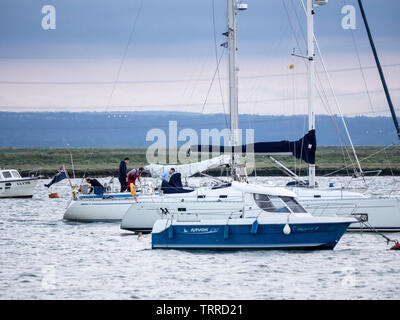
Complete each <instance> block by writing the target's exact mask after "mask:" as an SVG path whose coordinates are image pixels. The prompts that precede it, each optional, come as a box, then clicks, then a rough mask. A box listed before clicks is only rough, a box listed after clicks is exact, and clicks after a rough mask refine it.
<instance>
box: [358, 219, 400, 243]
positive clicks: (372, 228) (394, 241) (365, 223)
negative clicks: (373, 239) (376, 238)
mask: <svg viewBox="0 0 400 320" xmlns="http://www.w3.org/2000/svg"><path fill="white" fill-rule="evenodd" d="M360 222H361V223H362V224H363V225H365V226H366V227H367V228H369V229H370V230H371V231H373V232H375V233H376V234H377V235H380V236H381V237H383V238H385V240H386V243H387V244H389V243H390V242H393V243H394V244H398V243H399V240H397V239H390V238H389V237H387V236H385V235H384V234H383V233H382V232H379V231H378V230H376V229H375V228H374V227H373V226H371V224H370V223H369V222H368V221H360Z"/></svg>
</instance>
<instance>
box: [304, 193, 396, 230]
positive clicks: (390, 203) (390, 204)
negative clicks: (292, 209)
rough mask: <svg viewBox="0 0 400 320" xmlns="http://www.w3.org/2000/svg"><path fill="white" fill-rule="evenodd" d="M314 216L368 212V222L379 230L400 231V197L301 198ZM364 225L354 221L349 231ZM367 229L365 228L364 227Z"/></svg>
mask: <svg viewBox="0 0 400 320" xmlns="http://www.w3.org/2000/svg"><path fill="white" fill-rule="evenodd" d="M299 199H300V201H301V203H302V204H303V206H304V207H305V208H306V209H307V210H308V211H309V212H310V213H311V214H312V215H314V216H333V215H339V216H350V215H352V214H366V215H367V216H368V223H369V224H371V226H373V227H374V228H375V229H377V230H379V231H400V199H379V198H378V199H374V198H366V199H353V200H340V199H338V200H328V201H318V200H311V201H310V200H303V201H302V200H301V198H299ZM360 227H362V225H361V224H360V223H352V224H351V225H350V226H349V229H348V230H349V231H350V230H353V231H359V230H360ZM364 230H365V229H364Z"/></svg>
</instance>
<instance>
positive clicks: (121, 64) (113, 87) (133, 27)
mask: <svg viewBox="0 0 400 320" xmlns="http://www.w3.org/2000/svg"><path fill="white" fill-rule="evenodd" d="M143 3H144V0H141V1H140V4H139V10H138V11H137V13H136V17H135V19H134V22H133V25H132V29H131V32H130V33H129V38H128V42H127V44H126V46H125V50H124V53H123V56H122V59H121V62H120V64H119V67H118V71H117V77H116V79H115V81H114V83H113V86H112V89H111V93H110V96H109V97H108V101H107V105H106V111H107V109H108V108H109V107H110V105H111V101H112V98H113V96H114V91H115V88H116V86H117V82H118V80H119V76H120V74H121V70H122V67H123V65H124V62H125V59H126V56H127V54H128V49H129V45H130V44H131V41H132V38H133V34H134V33H135V30H136V24H137V22H138V20H139V15H140V13H141V12H142V8H143Z"/></svg>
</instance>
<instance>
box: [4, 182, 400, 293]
mask: <svg viewBox="0 0 400 320" xmlns="http://www.w3.org/2000/svg"><path fill="white" fill-rule="evenodd" d="M263 180H264V182H265V181H271V182H273V183H275V182H284V181H285V178H279V177H277V178H271V179H263ZM331 180H335V179H329V180H328V179H325V180H324V179H322V182H323V183H328V181H331ZM336 180H337V181H339V180H338V179H336ZM340 180H342V179H340ZM192 181H194V182H195V183H200V181H201V180H199V179H194V180H192ZM320 181H321V180H320ZM398 183H399V179H398V178H396V179H394V178H391V177H381V178H378V179H375V180H374V181H373V185H374V192H381V193H382V194H385V193H386V194H387V193H388V192H392V190H393V189H396V188H397V185H398ZM356 186H357V185H356ZM52 191H53V192H55V191H56V192H59V193H60V195H61V198H59V199H49V198H48V196H47V190H45V188H44V187H43V182H40V183H39V185H38V186H37V188H36V192H35V196H34V198H33V199H28V200H26V199H2V200H0V216H1V221H0V247H1V251H0V298H1V299H396V298H398V295H399V293H400V276H399V275H400V251H391V250H388V249H389V246H387V245H386V242H385V241H384V240H383V239H382V238H380V237H378V236H377V235H374V234H366V233H363V234H355V233H346V234H345V235H344V236H343V238H342V239H341V241H340V242H339V244H338V245H337V247H336V248H335V250H333V251H311V252H309V251H304V252H303V251H300V252H298V251H278V250H274V251H234V252H211V251H193V252H190V251H178V250H151V249H150V236H143V237H141V238H140V239H138V237H137V236H136V235H132V234H131V233H128V232H125V231H122V230H121V229H120V228H119V224H115V223H72V222H66V221H63V220H62V216H63V213H64V211H65V208H66V206H67V204H68V202H69V187H68V185H67V184H66V182H65V181H63V182H61V183H59V184H57V185H55V186H53V187H52ZM387 235H388V236H389V237H391V238H400V234H387Z"/></svg>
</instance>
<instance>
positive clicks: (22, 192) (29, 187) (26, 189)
mask: <svg viewBox="0 0 400 320" xmlns="http://www.w3.org/2000/svg"><path fill="white" fill-rule="evenodd" d="M37 182H38V179H36V178H34V179H32V178H22V179H18V180H13V181H7V180H5V181H0V198H32V196H33V192H34V190H35V187H36V184H37Z"/></svg>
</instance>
